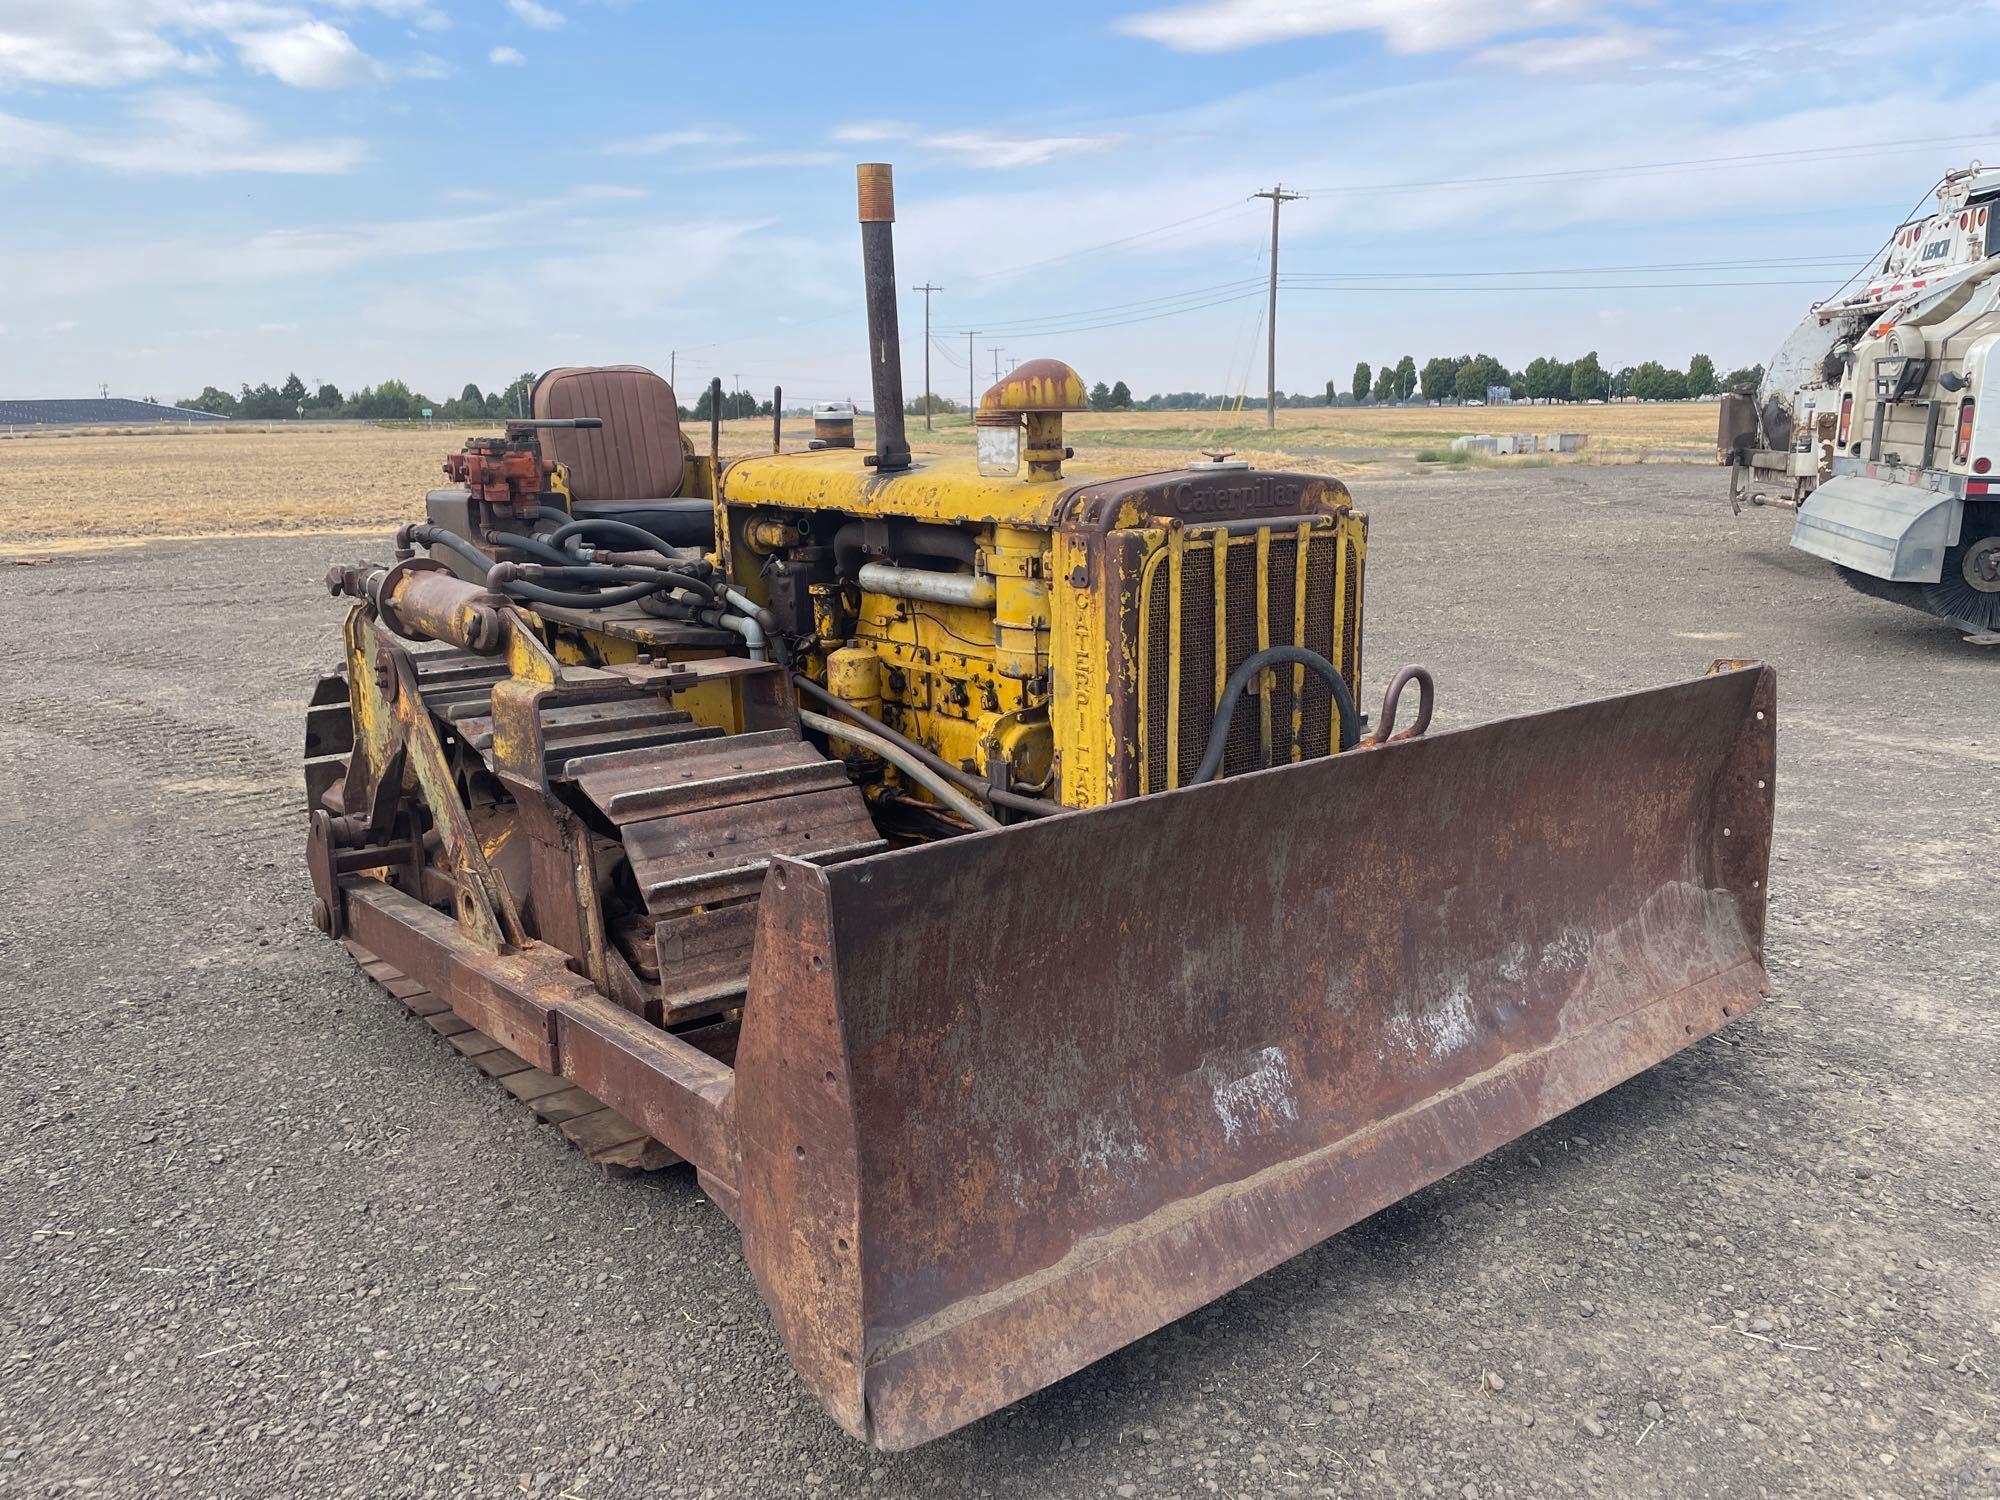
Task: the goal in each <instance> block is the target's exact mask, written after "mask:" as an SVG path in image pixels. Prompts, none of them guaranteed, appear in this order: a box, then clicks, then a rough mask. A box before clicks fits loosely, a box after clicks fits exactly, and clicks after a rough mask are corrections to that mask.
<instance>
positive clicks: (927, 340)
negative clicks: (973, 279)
mask: <svg viewBox="0 0 2000 1500" xmlns="http://www.w3.org/2000/svg"><path fill="white" fill-rule="evenodd" d="M910 290H911V291H913V292H922V293H923V294H924V431H926V432H929V431H930V430H931V293H932V292H941V291H943V290H944V288H943V287H941V286H932V285H931V284H930V283H929V282H928V281H926V282H925V283H924V284H923V285H922V286H913V287H911V288H910Z"/></svg>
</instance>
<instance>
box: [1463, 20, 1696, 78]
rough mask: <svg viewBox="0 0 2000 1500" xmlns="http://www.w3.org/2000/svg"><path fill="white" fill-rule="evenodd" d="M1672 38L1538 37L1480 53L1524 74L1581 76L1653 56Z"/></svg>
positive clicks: (1636, 33)
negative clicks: (1661, 45) (1654, 52)
mask: <svg viewBox="0 0 2000 1500" xmlns="http://www.w3.org/2000/svg"><path fill="white" fill-rule="evenodd" d="M1669 35H1670V33H1668V32H1664V31H1642V30H1637V29H1632V30H1614V31H1599V32H1593V33H1589V34H1586V35H1583V36H1552V37H1537V38H1535V39H1534V40H1532V41H1526V42H1506V43H1503V44H1502V45H1500V46H1497V47H1488V48H1486V49H1485V50H1483V51H1482V52H1480V53H1479V60H1480V61H1481V62H1488V63H1496V64H1498V65H1500V66H1501V67H1506V68H1514V69H1517V70H1518V71H1520V72H1523V73H1581V72H1588V71H1589V70H1591V69H1593V68H1608V67H1613V66H1616V65H1617V64H1619V63H1627V62H1633V61H1636V60H1637V59H1639V58H1641V57H1645V56H1646V55H1647V54H1649V53H1651V52H1652V51H1653V50H1654V49H1655V48H1656V47H1657V46H1658V45H1659V44H1660V43H1661V42H1662V41H1664V40H1665V39H1666V38H1667V37H1668V36H1669Z"/></svg>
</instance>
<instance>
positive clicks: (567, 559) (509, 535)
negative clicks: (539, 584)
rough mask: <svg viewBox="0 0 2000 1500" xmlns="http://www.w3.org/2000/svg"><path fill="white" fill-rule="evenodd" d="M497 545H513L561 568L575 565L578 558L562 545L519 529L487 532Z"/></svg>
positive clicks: (517, 549)
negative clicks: (522, 532)
mask: <svg viewBox="0 0 2000 1500" xmlns="http://www.w3.org/2000/svg"><path fill="white" fill-rule="evenodd" d="M487 534H488V535H489V536H490V537H491V538H492V539H493V545H494V546H496V547H512V548H513V549H514V550H515V551H517V552H528V553H532V554H533V555H534V556H536V557H539V558H540V559H541V560H542V561H543V562H545V563H550V564H553V565H554V566H556V567H559V568H566V567H571V566H573V565H575V563H576V561H577V559H576V558H575V557H574V556H573V555H572V554H570V553H568V552H565V551H563V550H562V549H561V548H560V547H551V546H550V545H549V544H548V543H547V542H545V541H543V540H542V539H541V538H540V537H538V536H523V535H522V534H521V533H520V532H518V531H494V532H489V533H487Z"/></svg>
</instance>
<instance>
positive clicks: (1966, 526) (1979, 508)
mask: <svg viewBox="0 0 2000 1500" xmlns="http://www.w3.org/2000/svg"><path fill="white" fill-rule="evenodd" d="M1923 588H1924V607H1925V608H1926V609H1928V610H1929V611H1930V612H1931V613H1932V614H1934V615H1941V616H1943V617H1944V618H1945V619H1947V620H1949V621H1951V623H1952V624H1954V625H1956V626H1958V627H1959V628H1961V629H1963V630H1968V631H1971V632H1972V633H1973V634H1974V635H1984V634H1987V633H1989V632H1991V631H1994V630H2000V505H1968V506H1966V507H1965V520H1964V522H1963V524H1962V525H1961V526H1960V527H1959V537H1958V545H1957V546H1956V547H1953V548H1952V549H1951V550H1950V551H1949V552H1947V553H1945V555H1944V566H1943V567H1942V569H1940V571H1939V576H1938V581H1937V582H1936V583H1927V584H1925V585H1924V586H1923Z"/></svg>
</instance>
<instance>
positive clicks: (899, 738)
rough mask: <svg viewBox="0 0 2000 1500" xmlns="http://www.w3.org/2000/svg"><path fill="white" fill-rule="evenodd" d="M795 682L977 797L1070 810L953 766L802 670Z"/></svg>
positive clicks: (1044, 812) (1018, 807)
mask: <svg viewBox="0 0 2000 1500" xmlns="http://www.w3.org/2000/svg"><path fill="white" fill-rule="evenodd" d="M792 683H793V685H794V686H796V687H797V688H798V690H799V691H800V692H802V693H804V694H805V695H806V696H807V697H809V698H811V699H813V700H814V701H816V702H819V703H824V704H825V705H826V706H827V707H828V708H830V709H832V710H833V711H834V712H835V713H837V714H840V715H841V716H842V717H843V718H846V719H848V720H850V721H851V722H853V723H855V724H858V725H860V726H861V727H862V728H863V729H866V730H867V731H868V732H869V733H870V734H874V735H879V736H881V737H882V738H884V739H887V740H890V741H892V742H893V743H895V744H897V745H900V746H901V747H902V748H903V750H904V751H905V752H906V753H907V754H910V755H913V756H915V757H916V758H917V759H918V760H920V761H922V762H923V763H924V764H925V765H927V766H929V767H930V768H931V769H932V770H933V771H935V772H936V773H937V774H938V775H940V776H942V777H944V778H945V779H946V780H947V781H950V782H952V783H954V784H955V785H957V786H960V787H962V788H964V789H965V790H966V791H967V792H970V793H971V794H972V795H973V796H975V797H977V798H979V799H980V800H981V801H983V802H986V803H987V804H989V805H990V806H993V807H1004V808H1007V809H1008V810H1009V811H1011V812H1023V813H1028V814H1030V815H1032V816H1034V817H1038V818H1047V817H1053V816H1054V815H1055V814H1057V813H1059V812H1064V811H1067V809H1065V808H1062V807H1059V806H1057V805H1055V804H1053V803H1049V802H1044V801H1042V799H1041V798H1039V797H1024V796H1022V795H1021V794H1020V793H1019V792H1003V791H1001V790H1000V789H999V788H998V787H996V786H991V785H989V784H987V783H986V782H984V781H981V780H980V779H979V778H978V777H977V776H974V775H972V774H971V773H970V772H968V771H963V770H961V769H959V768H958V767H957V766H955V765H953V764H952V763H951V762H950V761H948V760H946V759H945V758H944V757H943V756H941V755H934V754H932V753H931V752H930V751H929V750H926V749H925V748H924V747H923V746H922V745H919V744H918V743H917V742H916V741H915V740H913V739H909V738H907V737H905V736H904V735H901V734H898V733H897V732H896V731H895V730H893V729H891V728H890V727H889V726H888V725H887V724H884V723H883V722H882V721H881V720H879V719H871V718H870V717H869V716H868V715H867V714H865V713H863V712H862V711H861V710H860V709H858V708H856V707H855V706H854V705H853V704H852V703H849V702H848V701H847V700H846V699H844V698H840V697H837V696H835V695H834V694H832V693H829V692H828V691H827V690H826V689H825V688H823V687H821V686H820V685H819V684H818V683H816V682H814V681H813V680H812V679H811V678H810V677H805V676H801V675H800V674H798V673H793V674H792Z"/></svg>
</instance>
